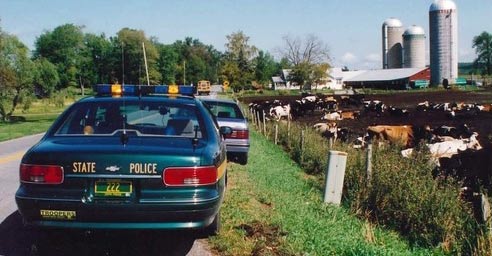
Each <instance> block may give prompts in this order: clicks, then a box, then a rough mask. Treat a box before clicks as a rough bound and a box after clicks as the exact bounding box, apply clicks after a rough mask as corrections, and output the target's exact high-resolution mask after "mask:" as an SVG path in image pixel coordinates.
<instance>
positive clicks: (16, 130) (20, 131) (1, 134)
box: [0, 113, 59, 141]
mask: <svg viewBox="0 0 492 256" xmlns="http://www.w3.org/2000/svg"><path fill="white" fill-rule="evenodd" d="M58 115H59V113H52V114H30V115H22V117H23V118H22V120H18V121H12V122H11V123H0V141H5V140H11V139H15V138H19V137H23V136H27V135H31V134H37V133H43V132H46V130H47V129H48V128H49V127H50V126H51V124H52V123H53V121H54V120H55V119H56V118H57V117H58ZM24 118H25V119H24Z"/></svg>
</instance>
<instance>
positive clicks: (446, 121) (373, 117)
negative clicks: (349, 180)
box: [241, 88, 492, 146]
mask: <svg viewBox="0 0 492 256" xmlns="http://www.w3.org/2000/svg"><path fill="white" fill-rule="evenodd" d="M300 98H301V95H299V96H275V97H261V96H259V97H247V98H243V99H242V100H241V101H243V102H245V103H249V102H254V101H262V100H273V99H278V100H282V101H284V102H290V101H293V100H296V99H300ZM335 99H337V100H339V99H340V96H339V95H336V96H335ZM364 100H381V101H383V102H384V103H385V104H386V105H388V106H389V105H391V106H395V107H399V108H407V109H408V110H409V112H410V113H409V114H408V116H404V117H396V116H391V115H390V114H389V113H388V112H385V113H383V114H381V115H377V114H376V113H373V112H364V107H363V105H359V106H355V105H350V106H342V107H340V108H339V109H341V110H342V111H348V110H359V111H361V115H360V117H359V118H358V119H355V120H341V121H337V124H338V127H346V128H349V129H350V130H351V132H352V133H353V134H354V135H361V134H363V133H364V132H365V130H366V128H367V126H369V125H377V124H387V125H414V126H421V125H430V126H431V128H436V127H439V126H441V125H448V126H455V127H458V126H460V125H462V124H466V125H468V127H470V128H471V130H472V131H474V132H477V133H478V134H479V136H478V138H479V141H480V142H481V144H482V145H483V146H486V145H490V144H491V141H492V112H484V111H482V112H479V113H478V114H477V115H473V116H467V117H461V118H454V119H452V118H450V117H449V114H448V113H447V112H444V111H418V110H417V109H416V108H417V104H418V103H420V102H424V101H429V102H431V103H446V102H450V103H452V102H456V103H461V102H463V103H480V104H491V103H492V88H488V89H483V90H475V91H465V90H458V89H455V90H442V91H432V92H424V91H420V92H419V91H410V92H398V93H392V94H367V95H365V96H364ZM339 102H340V101H339ZM322 115H323V112H322V111H319V110H317V111H315V112H313V113H309V114H307V115H304V116H302V117H298V118H296V119H295V120H294V121H295V122H299V123H304V124H306V125H309V126H312V125H313V124H315V123H319V122H323V121H322V120H321V117H322Z"/></svg>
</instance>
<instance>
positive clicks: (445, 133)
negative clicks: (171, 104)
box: [432, 124, 473, 139]
mask: <svg viewBox="0 0 492 256" xmlns="http://www.w3.org/2000/svg"><path fill="white" fill-rule="evenodd" d="M432 133H433V134H434V135H436V136H437V138H438V139H439V138H445V137H452V138H454V139H463V138H469V137H470V136H471V135H472V134H473V132H472V131H471V129H470V127H468V125H467V124H461V125H459V126H457V127H455V126H447V125H441V126H439V127H437V128H434V130H433V131H432Z"/></svg>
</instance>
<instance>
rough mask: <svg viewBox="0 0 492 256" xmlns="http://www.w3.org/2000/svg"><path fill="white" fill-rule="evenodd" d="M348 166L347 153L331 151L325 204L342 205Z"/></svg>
mask: <svg viewBox="0 0 492 256" xmlns="http://www.w3.org/2000/svg"><path fill="white" fill-rule="evenodd" d="M346 164H347V153H345V152H341V151H335V150H330V151H329V153H328V168H327V169H326V175H325V191H324V199H323V200H324V202H325V203H332V204H336V205H340V202H341V200H342V191H343V180H344V179H345V166H346Z"/></svg>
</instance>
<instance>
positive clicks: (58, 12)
mask: <svg viewBox="0 0 492 256" xmlns="http://www.w3.org/2000/svg"><path fill="white" fill-rule="evenodd" d="M454 1H455V3H456V5H457V8H458V23H459V30H458V31H459V32H458V35H459V45H458V48H459V61H460V62H464V61H472V60H473V59H474V58H475V51H474V49H473V48H472V47H471V45H472V40H473V37H474V36H476V35H478V34H480V33H481V32H482V31H487V32H489V33H492V19H491V17H492V0H454ZM432 2H433V0H392V1H390V0H309V1H303V0H275V1H274V0H174V1H170V0H152V1H150V0H149V1H145V0H80V1H71V0H0V19H1V21H0V26H1V27H2V29H3V30H4V31H6V32H8V33H10V34H14V35H17V36H18V38H19V39H20V40H21V41H22V42H24V43H25V44H26V45H27V46H28V47H29V48H30V49H33V47H34V41H35V40H36V38H37V37H39V36H40V35H41V34H42V33H43V32H45V31H50V30H53V29H54V28H55V27H57V26H59V25H62V24H66V23H72V24H75V25H81V26H82V25H83V26H84V32H90V33H96V34H100V33H105V34H106V36H108V37H109V36H114V35H115V34H116V32H118V31H119V30H120V29H121V28H124V27H129V28H133V29H142V30H144V31H145V33H146V35H147V36H148V37H150V36H155V37H157V38H158V40H159V41H160V42H162V43H172V42H174V41H176V40H183V39H184V38H185V37H188V36H189V37H193V38H198V39H199V40H200V41H201V42H203V43H205V44H210V45H213V46H214V47H215V48H217V49H218V50H220V51H223V50H224V44H225V43H226V35H228V34H231V33H232V32H237V31H239V30H241V31H243V32H244V33H245V34H246V35H247V36H249V37H250V43H251V44H253V45H255V46H257V47H258V48H260V49H262V50H266V51H269V52H270V53H271V54H273V55H274V56H276V57H277V56H278V51H277V50H276V49H278V48H280V47H282V45H283V41H282V37H283V36H284V35H291V36H293V37H296V36H299V37H301V38H302V37H305V36H306V35H308V34H314V35H316V36H318V37H319V38H320V39H321V40H323V41H324V42H325V43H326V44H327V45H328V46H329V49H330V56H331V57H332V64H333V65H334V66H344V65H346V66H348V67H349V68H350V69H367V68H372V69H377V68H380V67H381V47H382V46H381V25H382V23H383V22H384V20H386V19H387V18H389V17H396V18H398V19H400V20H401V21H402V23H403V26H404V27H405V28H406V27H409V26H411V25H418V26H421V27H423V28H424V30H425V32H426V35H427V52H428V33H429V17H428V11H429V7H430V5H431V4H432ZM427 55H428V54H427ZM427 62H428V57H427Z"/></svg>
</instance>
